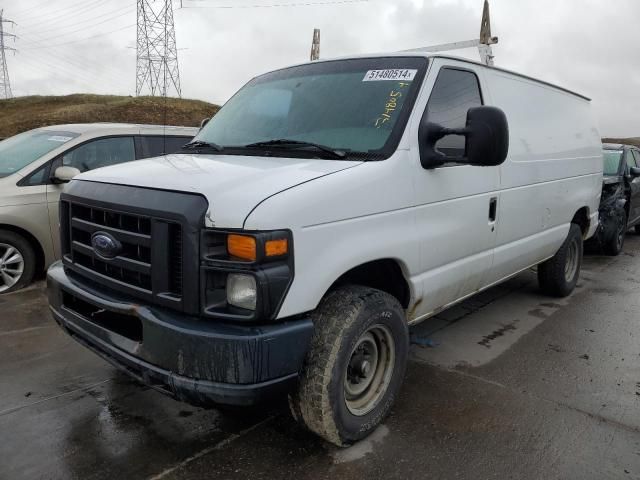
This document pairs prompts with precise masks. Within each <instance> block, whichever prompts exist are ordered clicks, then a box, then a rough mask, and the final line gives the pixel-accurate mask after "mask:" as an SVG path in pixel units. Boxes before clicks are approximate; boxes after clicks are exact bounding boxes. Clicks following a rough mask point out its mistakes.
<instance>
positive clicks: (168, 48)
mask: <svg viewBox="0 0 640 480" xmlns="http://www.w3.org/2000/svg"><path fill="white" fill-rule="evenodd" d="M136 1H137V5H138V12H137V18H138V40H137V44H136V53H137V60H136V96H138V95H140V94H141V92H142V91H143V90H144V89H145V87H146V89H147V90H148V92H149V93H150V94H151V95H152V96H157V95H162V96H166V95H167V92H168V91H169V90H175V92H176V93H177V95H178V97H182V90H181V88H180V70H179V68H178V47H177V45H176V30H175V25H174V21H173V3H172V0H159V1H158V2H156V1H155V0H136ZM152 3H161V4H162V7H161V8H160V9H159V10H154V8H153V7H152V6H151V4H152Z"/></svg>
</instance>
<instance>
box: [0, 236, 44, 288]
mask: <svg viewBox="0 0 640 480" xmlns="http://www.w3.org/2000/svg"><path fill="white" fill-rule="evenodd" d="M35 268H36V255H35V253H34V251H33V248H32V247H31V245H30V244H29V242H28V241H27V240H26V239H25V238H24V237H23V236H21V235H18V234H17V233H14V232H7V231H0V294H2V293H10V292H14V291H16V290H19V289H20V288H23V287H25V286H27V285H29V284H30V283H31V281H32V280H33V275H34V273H35Z"/></svg>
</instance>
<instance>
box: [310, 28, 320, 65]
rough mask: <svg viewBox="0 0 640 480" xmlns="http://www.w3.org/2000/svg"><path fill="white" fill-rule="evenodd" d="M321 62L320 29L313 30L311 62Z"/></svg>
mask: <svg viewBox="0 0 640 480" xmlns="http://www.w3.org/2000/svg"><path fill="white" fill-rule="evenodd" d="M316 60H320V29H319V28H314V29H313V43H312V44H311V61H312V62H315V61H316Z"/></svg>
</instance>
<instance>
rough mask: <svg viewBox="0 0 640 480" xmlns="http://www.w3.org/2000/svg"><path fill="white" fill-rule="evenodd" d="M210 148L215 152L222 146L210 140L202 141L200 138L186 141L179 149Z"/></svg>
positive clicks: (220, 150) (220, 149) (219, 150)
mask: <svg viewBox="0 0 640 480" xmlns="http://www.w3.org/2000/svg"><path fill="white" fill-rule="evenodd" d="M202 149H210V150H215V151H216V152H222V151H223V150H224V147H222V146H220V145H218V144H217V143H212V142H203V141H202V140H196V141H194V142H190V143H187V144H186V145H183V146H182V147H181V150H202Z"/></svg>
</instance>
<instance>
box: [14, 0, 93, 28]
mask: <svg viewBox="0 0 640 480" xmlns="http://www.w3.org/2000/svg"><path fill="white" fill-rule="evenodd" d="M99 4H104V2H103V0H94V1H93V2H87V3H85V4H83V5H82V6H81V7H80V8H78V9H76V10H74V11H73V12H72V13H60V12H58V15H46V16H45V17H44V19H43V20H37V21H36V22H34V23H30V22H29V21H27V22H20V26H21V27H23V28H24V27H25V26H27V27H30V28H33V27H37V26H39V25H43V24H50V23H52V22H53V21H54V20H55V23H56V24H57V25H58V19H62V20H60V21H61V22H66V21H67V20H68V19H70V18H74V17H77V16H79V15H84V14H85V13H87V12H90V13H92V14H93V13H95V9H96V8H97V7H96V5H99Z"/></svg>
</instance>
